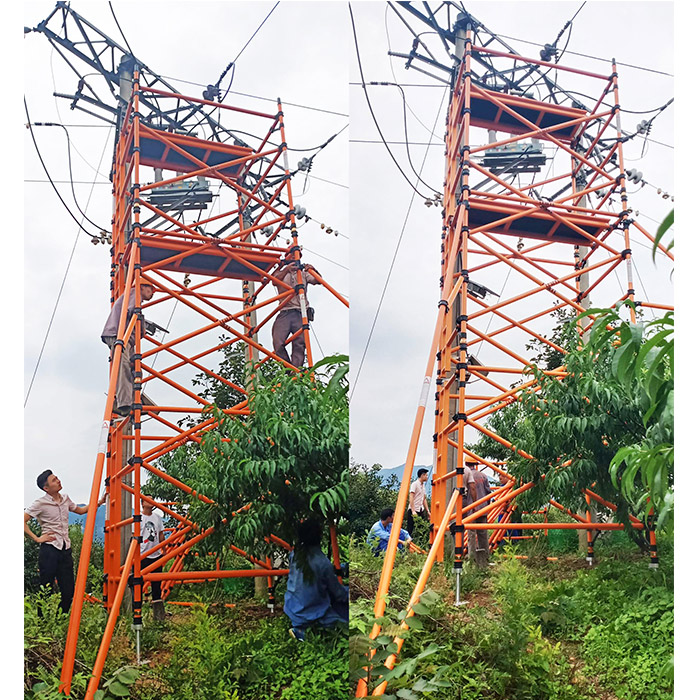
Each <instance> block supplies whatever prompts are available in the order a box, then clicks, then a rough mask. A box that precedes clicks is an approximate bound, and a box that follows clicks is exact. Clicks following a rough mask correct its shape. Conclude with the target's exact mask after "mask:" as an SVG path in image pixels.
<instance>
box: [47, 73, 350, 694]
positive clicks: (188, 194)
mask: <svg viewBox="0 0 700 700" xmlns="http://www.w3.org/2000/svg"><path fill="white" fill-rule="evenodd" d="M122 87H123V86H122ZM129 92H130V96H129V99H128V101H126V102H125V103H123V104H122V108H121V109H122V111H121V119H120V126H119V127H118V134H117V143H116V147H115V155H114V161H113V171H112V178H113V197H114V215H113V226H112V265H111V299H112V303H113V304H114V302H115V301H116V300H117V299H119V297H120V296H122V295H123V294H125V293H128V292H129V290H132V289H134V290H135V307H134V310H133V314H131V315H130V316H129V315H127V305H126V304H123V305H122V311H121V317H120V319H119V330H118V333H117V341H116V345H115V348H114V352H113V357H112V361H111V364H110V368H111V369H110V378H109V391H108V396H107V402H106V405H105V411H104V415H103V423H102V432H101V438H100V444H99V451H98V455H97V460H96V464H95V470H94V475H93V481H92V490H91V495H90V504H89V512H88V517H87V523H86V526H85V532H84V540H83V541H84V542H85V545H84V546H83V549H82V552H81V557H80V562H79V566H78V574H77V579H76V595H75V599H74V603H73V607H72V610H71V617H70V624H69V630H68V636H67V640H66V648H65V654H64V663H63V669H62V675H61V680H62V683H63V686H62V688H63V690H64V692H65V693H66V694H68V692H69V691H70V685H71V679H72V676H73V669H74V662H75V653H76V646H77V643H78V635H79V629H80V618H81V612H82V606H83V601H84V594H85V585H86V579H87V571H88V563H89V555H90V546H89V543H91V542H92V539H93V534H94V525H95V514H96V509H97V501H98V498H99V493H100V490H101V489H102V485H103V483H104V485H105V487H106V492H107V496H108V500H107V516H106V521H105V547H104V552H105V553H104V601H103V602H104V605H105V606H106V608H107V610H108V611H109V617H108V621H107V626H106V629H105V632H104V636H103V639H102V643H101V645H100V648H99V651H98V655H97V659H96V661H95V667H94V669H93V677H92V679H91V681H90V685H89V687H88V692H87V695H86V697H88V698H91V697H92V696H93V695H94V693H95V691H96V689H97V685H98V683H99V679H100V675H101V671H102V668H103V666H104V661H105V658H106V654H107V651H108V649H109V645H110V640H111V636H112V633H113V631H114V627H115V624H116V621H117V618H118V616H119V614H120V606H121V603H122V600H123V599H124V596H125V592H126V590H127V587H128V586H130V587H131V588H132V589H133V605H132V607H133V614H134V625H135V627H136V628H137V629H138V628H139V626H140V624H141V601H142V599H143V591H144V587H146V586H147V585H148V584H149V582H152V581H154V580H160V581H162V582H163V584H164V592H165V594H166V595H167V593H168V592H169V591H170V590H171V589H172V586H173V585H175V584H178V583H182V582H192V581H197V580H202V581H203V580H212V579H218V578H225V577H241V576H264V577H266V578H267V579H268V591H269V596H270V598H269V601H268V602H269V603H273V602H274V597H273V596H272V585H273V577H277V576H284V575H286V574H287V573H288V571H287V570H286V569H275V568H273V566H272V562H271V559H270V558H266V560H265V561H262V560H259V559H256V558H255V557H254V556H252V555H249V554H247V553H246V552H244V551H243V550H241V549H239V548H237V547H236V546H235V545H232V546H231V548H232V549H233V550H234V551H235V552H237V553H238V554H240V555H242V556H245V557H246V558H247V559H248V560H249V561H251V562H252V563H253V564H255V566H256V567H257V568H255V569H246V570H233V571H227V570H221V569H220V568H219V566H218V565H217V567H216V569H215V570H210V571H191V572H188V571H186V570H185V555H186V554H187V553H188V551H189V550H190V549H191V548H192V547H193V546H194V545H195V544H197V543H198V542H200V541H201V540H203V539H204V538H206V537H207V535H208V534H209V533H210V531H211V530H204V531H201V530H199V528H198V527H197V524H196V523H194V522H191V521H190V520H189V519H188V518H187V517H186V516H184V515H182V514H181V513H179V512H177V511H176V510H175V509H173V508H169V507H168V505H165V504H162V503H156V502H155V501H151V502H152V503H154V504H155V505H157V506H158V507H159V508H161V509H162V510H163V511H164V512H165V513H166V514H167V515H169V516H170V517H171V518H172V519H174V522H175V523H176V526H175V527H174V528H173V531H172V533H171V534H170V536H169V537H168V538H167V540H166V548H165V553H164V556H163V557H162V558H161V559H160V560H159V562H158V564H159V565H165V570H164V571H163V572H155V571H153V569H154V566H153V565H152V566H147V567H145V568H142V567H141V558H142V556H148V552H146V553H145V554H144V555H141V556H139V553H140V547H139V541H140V535H141V524H140V521H141V500H142V498H144V499H145V500H146V501H149V500H150V499H149V498H148V497H147V496H144V495H143V494H142V491H141V488H142V485H143V484H144V481H145V479H146V478H150V479H154V478H155V479H164V480H166V481H168V482H169V483H170V484H172V485H173V486H175V487H177V488H178V489H180V490H181V491H182V492H183V493H186V494H193V491H192V488H191V487H190V486H188V485H187V484H186V483H182V482H181V481H178V480H176V479H174V478H173V477H172V476H170V475H169V474H167V473H166V472H165V471H163V470H162V469H160V468H159V467H158V460H159V458H161V457H163V456H164V455H166V454H167V453H169V452H170V451H172V450H175V449H177V448H178V447H180V446H182V445H184V444H186V443H188V442H195V443H197V442H199V441H200V440H201V439H202V436H203V435H204V434H205V433H206V431H208V430H210V429H212V428H214V427H215V426H216V424H217V419H216V418H215V417H212V415H211V414H208V413H207V409H208V408H209V407H210V402H209V401H207V400H205V399H204V398H202V397H201V396H199V395H198V394H196V393H195V392H194V391H193V390H192V383H191V380H192V378H193V376H194V374H196V373H204V374H205V375H206V376H207V377H209V378H212V379H214V380H217V381H219V382H222V383H224V384H225V385H227V386H228V387H230V388H231V389H234V390H235V391H237V392H239V393H240V394H241V395H242V397H243V398H242V400H241V401H240V402H239V403H238V404H237V405H235V406H233V407H232V408H229V409H226V410H225V413H227V414H228V415H229V416H231V417H236V416H245V415H246V414H247V413H248V401H247V396H248V392H247V389H246V387H243V386H237V385H235V384H234V383H232V382H231V381H230V380H229V379H227V378H225V377H222V376H220V375H219V374H218V373H217V372H216V371H214V370H212V369H211V368H210V363H209V362H208V360H209V359H210V358H211V356H213V355H215V354H216V353H217V352H218V351H220V350H222V349H223V348H225V347H227V346H230V345H232V344H235V343H245V348H246V358H247V360H248V361H249V362H251V363H252V364H253V366H254V368H257V367H259V366H260V365H261V364H263V363H265V362H268V361H270V360H276V361H279V362H282V363H283V364H285V365H286V366H287V367H288V368H289V369H290V371H296V367H294V366H293V365H291V364H290V363H289V362H288V361H287V360H286V359H284V358H282V357H280V356H279V355H278V354H276V353H275V352H274V351H273V350H270V349H269V348H267V347H265V344H264V343H263V341H262V340H261V339H260V338H261V331H263V330H267V329H269V326H270V325H271V321H272V320H273V319H274V318H275V316H276V314H277V312H278V311H279V310H280V309H281V308H282V307H283V306H284V304H285V303H286V302H287V301H288V300H289V299H290V298H291V297H292V295H298V297H299V300H300V306H301V313H302V318H303V327H302V328H301V329H300V330H299V331H298V332H297V333H296V334H294V335H292V336H290V337H289V338H288V339H287V341H286V342H287V343H291V342H292V341H293V340H295V339H296V338H298V337H303V341H304V346H305V353H306V361H307V364H308V365H309V366H310V365H311V364H312V363H313V360H312V354H311V345H310V338H309V321H308V316H307V304H306V299H305V292H304V285H303V284H302V277H301V270H302V267H301V263H300V262H299V259H300V248H299V244H298V235H297V225H296V217H295V210H294V205H293V202H292V190H291V175H290V170H289V165H288V158H287V145H286V137H285V129H284V118H283V112H282V105H281V103H280V102H279V101H278V103H277V110H276V111H275V112H272V113H263V112H254V111H250V110H246V109H241V108H238V107H234V106H230V105H227V104H221V103H218V102H213V101H210V100H207V99H198V98H193V97H186V96H184V95H181V94H178V93H176V92H170V91H168V90H163V89H160V88H156V87H153V86H152V85H151V86H149V85H148V84H142V83H141V82H140V73H139V70H138V65H136V67H135V70H134V71H133V73H132V79H130V80H129ZM144 105H147V106H146V107H144ZM212 108H216V109H217V110H221V112H222V113H223V114H225V115H229V116H230V117H231V118H235V119H236V120H238V121H239V123H240V122H242V121H244V120H247V121H248V122H251V121H253V122H255V124H256V126H257V127H258V129H259V131H258V133H260V132H262V133H263V134H264V136H262V137H260V139H259V142H258V143H257V145H256V146H255V147H251V146H248V145H242V144H241V143H237V142H236V139H234V140H233V143H231V142H229V141H227V142H224V141H222V140H221V139H217V138H214V137H212V138H198V137H197V136H195V135H192V133H191V132H190V133H185V130H183V129H178V128H174V127H173V126H172V123H178V121H180V120H181V118H182V116H183V114H187V113H194V114H197V112H200V113H201V114H202V115H205V112H204V111H203V110H211V109H212ZM163 115H165V116H166V117H168V118H169V120H170V122H172V123H171V124H169V123H168V120H167V119H163ZM205 118H206V117H205V116H202V119H205ZM253 173H255V177H250V176H251V174H253ZM151 176H152V177H153V180H152V181H149V180H150V177H151ZM209 180H212V181H214V182H218V183H219V185H220V186H221V188H225V191H226V192H227V193H228V196H229V199H228V200H227V201H229V202H232V204H231V205H230V206H222V207H221V211H220V213H217V214H213V213H211V212H210V213H208V214H207V213H204V214H202V213H200V214H198V215H199V217H200V218H199V219H198V220H196V221H194V222H192V223H189V224H187V223H184V217H177V216H176V215H175V214H176V212H177V211H182V208H183V207H184V206H187V207H189V208H190V209H195V210H199V212H205V210H206V209H207V207H206V206H199V205H198V204H197V202H198V201H199V202H200V203H201V202H202V201H204V202H205V203H206V202H210V201H211V193H210V191H209V189H208V181H209ZM251 183H254V184H251ZM185 202H187V205H185V204H184V203H185ZM207 226H215V227H216V231H217V233H216V234H214V235H212V234H211V233H206V232H205V231H206V230H207ZM289 259H293V260H294V261H296V284H295V285H294V286H290V285H288V284H285V283H283V282H278V284H279V285H281V288H280V289H281V291H280V290H278V289H275V288H274V287H273V286H272V276H273V274H274V273H275V272H277V270H278V269H279V268H280V266H281V264H282V262H283V261H284V260H289ZM311 274H314V272H313V271H312V272H311ZM315 277H316V279H317V281H318V282H319V284H321V285H323V287H324V288H325V289H326V290H327V291H328V292H330V293H331V294H333V295H334V296H335V297H337V298H338V299H339V300H340V301H341V302H342V303H343V304H345V305H347V301H346V300H345V299H344V298H343V297H342V296H341V295H340V294H338V293H337V292H336V291H335V290H334V289H333V288H332V287H331V286H330V285H329V284H328V283H327V282H326V281H325V280H323V279H322V278H321V277H320V276H318V275H315ZM145 283H147V284H150V285H151V286H152V287H153V288H154V290H155V293H154V295H153V297H152V298H151V299H150V300H148V301H147V300H145V299H142V298H141V291H140V290H141V286H140V285H142V284H145ZM168 302H170V303H171V304H172V303H174V302H177V303H179V305H180V306H181V307H182V308H183V309H186V310H187V314H188V315H187V321H186V323H187V325H188V330H186V331H185V332H181V333H179V334H178V335H176V337H172V338H167V339H165V337H164V338H163V340H160V341H159V340H157V339H156V336H157V335H160V334H159V333H156V334H154V335H149V334H147V333H146V327H147V325H149V322H148V321H147V319H146V316H147V315H148V314H149V313H151V314H153V313H156V314H157V312H158V308H159V307H160V308H161V309H163V308H164V307H165V306H166V305H167V304H168ZM149 330H150V329H149ZM160 330H164V329H160ZM222 332H224V333H225V336H224V338H222V336H221V334H222ZM129 343H132V344H133V355H132V357H133V360H134V366H133V377H134V381H133V406H132V408H133V410H132V413H131V416H127V417H124V418H122V417H118V416H117V417H116V418H115V417H114V414H113V412H112V409H113V405H114V398H115V392H116V386H117V381H118V374H119V365H120V358H121V354H122V353H123V352H125V348H127V347H128V345H129ZM156 358H160V359H161V364H160V365H159V366H158V367H157V366H156ZM146 391H147V392H148V394H149V395H150V397H153V398H154V399H156V400H157V399H158V397H163V396H167V397H168V399H167V401H161V402H160V403H159V404H158V405H154V404H153V403H152V401H149V400H148V399H145V392H146ZM196 497H197V498H199V499H201V500H203V501H206V502H211V501H210V500H209V499H208V497H207V495H206V494H204V493H197V494H196ZM232 515H235V514H232ZM333 535H334V533H333V532H332V533H331V536H332V538H333ZM271 538H272V540H273V541H274V542H275V543H276V544H278V545H279V546H280V547H282V548H285V549H290V545H289V544H288V543H285V542H284V541H282V540H281V539H279V538H277V537H275V536H274V534H271ZM333 544H334V547H333V550H334V553H336V555H337V551H338V550H337V547H336V546H335V542H333ZM336 559H337V556H336ZM335 564H336V567H339V565H340V562H339V561H336V562H335Z"/></svg>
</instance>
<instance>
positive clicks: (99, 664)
mask: <svg viewBox="0 0 700 700" xmlns="http://www.w3.org/2000/svg"><path fill="white" fill-rule="evenodd" d="M138 546H139V543H138V542H137V541H136V540H135V539H132V540H131V545H130V546H129V551H128V553H127V555H126V561H125V562H124V572H123V573H122V575H121V578H120V579H119V586H118V587H117V595H116V599H115V601H114V605H113V606H112V610H111V611H110V613H109V617H108V618H107V627H106V628H105V631H104V634H103V635H102V641H101V642H100V648H99V649H98V651H97V658H96V659H95V665H94V667H93V669H92V678H91V679H90V682H89V683H88V687H87V693H86V694H85V700H92V699H93V697H94V696H95V691H96V690H97V687H98V685H99V684H100V678H101V677H102V669H103V668H104V665H105V661H106V659H107V652H108V651H109V644H110V642H111V641H112V634H113V632H114V626H115V625H116V624H117V617H119V606H120V605H121V602H122V598H123V597H124V591H125V590H126V583H127V581H128V580H129V575H130V573H131V571H130V569H131V564H132V562H133V560H134V555H135V554H136V550H137V548H138Z"/></svg>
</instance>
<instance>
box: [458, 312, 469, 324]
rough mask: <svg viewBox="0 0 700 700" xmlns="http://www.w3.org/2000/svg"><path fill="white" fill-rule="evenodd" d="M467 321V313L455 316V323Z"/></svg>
mask: <svg viewBox="0 0 700 700" xmlns="http://www.w3.org/2000/svg"><path fill="white" fill-rule="evenodd" d="M468 321H469V316H468V315H467V314H460V315H459V316H457V318H456V319H455V323H456V324H458V323H467V322H468Z"/></svg>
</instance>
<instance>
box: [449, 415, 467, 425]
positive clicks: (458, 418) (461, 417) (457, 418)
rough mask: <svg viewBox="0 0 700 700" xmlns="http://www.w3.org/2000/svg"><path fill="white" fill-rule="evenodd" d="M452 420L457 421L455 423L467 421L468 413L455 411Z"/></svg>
mask: <svg viewBox="0 0 700 700" xmlns="http://www.w3.org/2000/svg"><path fill="white" fill-rule="evenodd" d="M452 420H453V421H455V423H466V421H467V414H466V413H455V414H454V416H452Z"/></svg>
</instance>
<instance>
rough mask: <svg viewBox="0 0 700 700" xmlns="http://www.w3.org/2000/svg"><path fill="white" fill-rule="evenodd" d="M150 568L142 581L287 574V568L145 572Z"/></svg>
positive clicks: (178, 580)
mask: <svg viewBox="0 0 700 700" xmlns="http://www.w3.org/2000/svg"><path fill="white" fill-rule="evenodd" d="M150 569H152V567H151V566H149V567H147V568H146V569H144V575H143V578H144V581H173V582H180V583H187V582H189V581H200V580H202V579H204V580H209V579H212V580H213V579H217V578H255V577H256V576H268V577H269V576H287V574H289V569H237V570H230V571H221V570H220V571H183V572H180V573H173V572H172V571H163V572H161V573H157V574H154V573H148V574H147V573H145V571H146V570H150Z"/></svg>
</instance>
